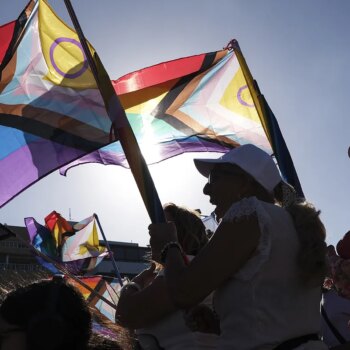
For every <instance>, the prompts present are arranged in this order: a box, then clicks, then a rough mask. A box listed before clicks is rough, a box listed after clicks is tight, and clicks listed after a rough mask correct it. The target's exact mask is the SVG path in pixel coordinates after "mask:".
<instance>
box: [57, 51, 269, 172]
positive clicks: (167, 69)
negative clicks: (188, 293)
mask: <svg viewBox="0 0 350 350" xmlns="http://www.w3.org/2000/svg"><path fill="white" fill-rule="evenodd" d="M113 85H114V88H115V91H116V92H117V94H118V96H119V99H120V101H121V103H122V105H123V107H124V109H125V111H126V114H127V117H128V120H129V122H130V124H131V126H132V128H133V131H134V133H135V136H136V138H137V140H138V143H139V145H140V148H141V151H142V153H143V156H144V157H145V159H146V161H147V163H148V164H151V163H156V162H160V161H162V160H164V159H167V158H170V157H173V156H176V155H179V154H181V153H184V152H202V151H213V152H226V151H227V150H228V149H230V148H232V147H236V146H239V145H242V144H246V143H253V144H255V145H257V146H259V147H261V148H262V149H264V150H266V151H267V152H269V153H270V154H271V153H272V151H271V146H270V143H269V141H268V139H267V137H266V135H265V132H264V130H263V127H262V123H261V121H260V118H259V116H258V113H257V110H256V108H255V105H254V103H253V99H252V96H251V94H250V92H249V89H248V86H247V82H246V80H245V78H244V75H243V73H242V69H241V67H240V65H239V63H238V60H237V57H236V55H235V53H234V51H233V50H222V51H217V52H212V53H206V54H201V55H196V56H191V57H186V58H181V59H177V60H173V61H169V62H164V63H161V64H158V65H155V66H152V67H148V68H145V69H142V70H139V71H136V72H133V73H130V74H127V75H125V76H123V77H121V78H120V79H118V80H116V81H113ZM89 162H97V163H103V164H118V165H122V166H128V165H127V160H126V159H125V156H124V154H123V151H122V148H121V145H120V143H119V142H114V143H112V144H110V145H108V146H106V147H103V148H101V149H99V150H98V151H96V152H93V153H91V154H88V155H86V156H84V157H82V158H80V159H79V160H76V161H74V162H73V163H71V164H69V165H68V166H65V167H62V168H61V170H60V171H61V173H62V174H65V173H66V171H67V169H69V168H70V167H72V166H76V165H79V164H81V163H89Z"/></svg>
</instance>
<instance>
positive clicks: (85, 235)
mask: <svg viewBox="0 0 350 350" xmlns="http://www.w3.org/2000/svg"><path fill="white" fill-rule="evenodd" d="M24 222H25V226H26V228H27V232H28V236H29V241H30V243H31V244H32V245H33V246H34V248H36V249H37V250H39V251H40V252H42V253H44V254H45V255H47V256H48V257H49V258H51V259H52V260H54V261H55V262H56V263H58V264H59V265H60V266H62V267H63V268H65V269H67V270H68V271H69V272H70V273H72V274H75V275H77V274H82V273H85V272H87V271H91V270H93V269H94V268H95V267H96V266H97V265H98V264H99V263H100V262H101V261H102V260H103V258H104V257H106V256H107V255H108V253H107V250H106V248H105V247H102V246H100V245H99V239H98V230H97V226H96V222H95V217H94V216H91V217H89V218H87V219H85V220H83V221H81V222H79V223H77V224H76V225H74V226H71V225H70V224H69V222H67V221H66V220H65V219H64V218H63V217H62V216H61V215H60V214H58V213H57V212H56V211H53V212H52V213H50V214H49V215H47V216H46V217H45V223H46V226H43V225H41V224H39V223H38V222H37V221H36V220H35V219H34V218H32V217H28V218H25V219H24ZM37 260H38V262H39V263H40V264H41V265H43V266H44V267H45V268H47V269H49V270H50V271H51V272H53V273H60V271H59V270H58V269H57V268H56V267H55V266H54V264H52V263H50V262H47V261H46V260H45V259H43V258H41V257H37Z"/></svg>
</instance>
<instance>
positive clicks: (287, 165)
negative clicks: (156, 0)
mask: <svg viewBox="0 0 350 350" xmlns="http://www.w3.org/2000/svg"><path fill="white" fill-rule="evenodd" d="M226 48H227V49H229V50H233V51H234V53H235V55H236V57H237V60H238V62H239V65H240V66H241V68H242V72H243V75H244V78H245V80H246V82H247V86H248V89H249V91H250V94H251V96H252V99H253V102H254V105H255V107H256V110H257V112H258V115H259V119H260V121H261V124H262V126H263V128H264V131H265V134H266V136H267V138H268V140H269V142H270V145H271V147H272V149H273V152H274V155H275V158H276V160H277V163H278V166H279V168H280V170H281V173H282V175H283V177H284V178H285V180H286V181H287V182H288V183H290V184H291V185H292V186H293V187H294V188H295V190H296V192H297V193H298V195H299V196H300V197H304V193H303V189H302V187H301V184H300V181H299V178H298V174H297V172H296V170H295V167H294V163H293V160H292V157H291V155H290V153H289V150H288V147H287V144H286V142H285V140H284V138H283V135H282V132H281V130H280V127H279V125H278V122H277V119H276V117H275V116H274V114H273V113H272V111H271V109H270V107H269V106H268V104H267V101H266V99H265V97H264V95H263V94H261V92H260V89H259V86H258V83H257V82H256V80H254V78H253V76H252V74H251V72H250V70H249V67H248V65H247V62H246V60H245V58H244V56H243V54H242V51H241V48H240V47H239V44H238V41H237V40H235V39H234V40H231V42H230V43H229V44H228V45H227V47H226Z"/></svg>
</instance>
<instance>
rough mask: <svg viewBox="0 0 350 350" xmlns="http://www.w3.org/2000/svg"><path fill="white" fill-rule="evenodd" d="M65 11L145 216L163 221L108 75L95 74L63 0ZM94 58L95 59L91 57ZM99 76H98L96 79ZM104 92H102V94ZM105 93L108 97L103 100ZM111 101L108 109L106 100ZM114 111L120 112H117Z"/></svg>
mask: <svg viewBox="0 0 350 350" xmlns="http://www.w3.org/2000/svg"><path fill="white" fill-rule="evenodd" d="M64 3H65V5H66V8H67V11H68V14H69V16H70V18H71V20H72V22H73V25H74V28H75V30H76V32H77V35H78V38H79V41H80V43H81V45H82V48H83V51H84V54H85V56H86V58H87V60H88V63H89V66H90V68H91V71H92V73H93V75H94V78H95V80H96V83H97V86H98V88H99V90H100V92H101V95H102V97H103V99H104V102H105V107H106V110H107V112H108V114H109V117H110V119H111V121H112V127H113V129H114V132H115V134H116V135H118V137H119V141H120V143H121V145H122V148H123V151H124V153H125V156H126V159H127V161H128V163H129V166H130V170H131V172H132V174H133V176H134V179H135V181H136V184H137V186H138V189H139V191H140V194H141V196H142V199H143V201H144V204H145V206H146V209H147V212H148V215H149V216H150V219H151V221H152V223H160V222H165V217H164V212H163V207H162V204H161V202H160V200H159V196H158V193H157V190H156V188H155V185H154V182H153V179H152V177H151V174H150V172H149V169H148V167H147V164H146V162H145V160H144V158H143V156H142V153H141V150H140V148H139V145H138V143H137V140H136V137H135V135H134V133H133V131H132V128H131V126H130V124H129V121H128V119H127V117H126V114H125V111H124V109H123V108H122V106H121V103H120V101H119V98H118V96H117V94H116V92H115V90H114V88H113V86H112V83H111V81H110V78H109V77H108V75H107V73H106V72H105V71H104V72H103V74H101V75H100V74H99V71H98V70H97V67H96V64H95V61H94V59H93V57H92V55H91V52H90V49H89V47H88V45H87V42H86V39H85V36H84V33H83V31H82V29H81V26H80V24H79V21H78V18H77V16H76V14H75V12H74V9H73V7H72V4H71V2H70V0H64ZM95 58H96V60H97V59H98V57H97V56H95ZM100 78H101V79H100ZM103 91H104V92H106V93H103ZM107 93H108V98H109V99H108V100H106V99H107V96H106V95H107ZM110 102H112V104H111V105H110V107H111V108H109V103H110ZM118 111H122V113H119V115H117V114H118V113H117V112H118Z"/></svg>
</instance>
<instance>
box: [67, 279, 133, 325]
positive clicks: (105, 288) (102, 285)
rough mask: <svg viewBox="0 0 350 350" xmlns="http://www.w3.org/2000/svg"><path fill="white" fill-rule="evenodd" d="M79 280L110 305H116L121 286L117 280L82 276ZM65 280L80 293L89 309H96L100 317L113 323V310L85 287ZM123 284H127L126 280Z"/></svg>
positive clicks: (70, 280)
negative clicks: (102, 316)
mask: <svg viewBox="0 0 350 350" xmlns="http://www.w3.org/2000/svg"><path fill="white" fill-rule="evenodd" d="M79 278H80V280H81V281H82V282H84V283H85V284H86V285H88V286H89V287H90V288H93V289H94V290H95V291H96V292H98V293H99V294H100V295H102V296H103V297H105V298H106V299H107V300H109V301H110V302H111V303H113V304H114V305H117V304H118V301H119V294H120V293H119V292H120V289H121V285H120V283H119V281H118V279H117V278H113V277H108V276H84V277H79ZM67 279H68V281H69V283H71V284H72V285H74V286H75V287H76V288H77V289H78V290H79V291H80V292H81V293H82V295H83V296H84V298H85V300H86V301H87V303H88V304H89V306H90V307H94V308H95V309H97V310H98V311H99V312H100V313H101V314H102V315H104V316H105V317H107V318H108V319H109V320H111V321H112V322H114V321H115V309H114V308H112V307H111V306H110V305H108V304H107V303H105V302H104V301H103V300H101V299H100V298H98V297H97V296H96V295H94V294H92V293H91V292H90V291H89V290H87V289H86V288H85V287H83V286H82V285H81V284H79V283H77V282H76V281H74V280H73V279H71V278H69V277H67ZM123 282H124V283H125V282H127V279H124V280H123Z"/></svg>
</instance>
